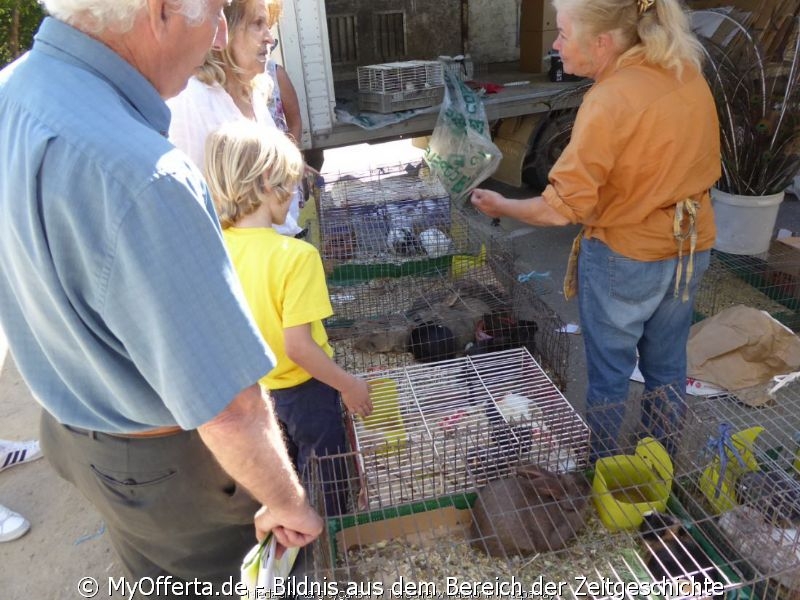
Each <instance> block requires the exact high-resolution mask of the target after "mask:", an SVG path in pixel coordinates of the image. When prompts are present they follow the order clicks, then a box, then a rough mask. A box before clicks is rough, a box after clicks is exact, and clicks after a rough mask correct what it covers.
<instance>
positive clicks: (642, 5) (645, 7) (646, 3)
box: [636, 0, 656, 15]
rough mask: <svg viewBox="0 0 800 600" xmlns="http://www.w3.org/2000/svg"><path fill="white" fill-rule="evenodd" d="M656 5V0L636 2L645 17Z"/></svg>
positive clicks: (640, 12)
mask: <svg viewBox="0 0 800 600" xmlns="http://www.w3.org/2000/svg"><path fill="white" fill-rule="evenodd" d="M655 3H656V0H636V5H637V6H638V7H639V14H640V15H643V14H644V13H646V12H647V11H648V10H650V7H651V6H653V4H655Z"/></svg>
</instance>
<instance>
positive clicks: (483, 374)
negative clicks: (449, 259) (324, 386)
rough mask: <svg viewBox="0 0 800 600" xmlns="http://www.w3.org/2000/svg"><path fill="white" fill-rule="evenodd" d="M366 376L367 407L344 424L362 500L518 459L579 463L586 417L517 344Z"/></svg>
mask: <svg viewBox="0 0 800 600" xmlns="http://www.w3.org/2000/svg"><path fill="white" fill-rule="evenodd" d="M365 377H366V379H367V381H368V382H369V383H370V385H371V389H372V394H371V395H372V400H373V404H374V406H375V411H374V413H373V414H372V415H370V417H368V418H366V419H360V418H359V419H356V420H355V421H353V422H352V427H351V433H352V445H353V448H354V449H355V450H357V451H359V452H360V461H359V463H358V467H359V470H360V472H361V476H362V483H363V484H364V486H365V487H364V491H363V495H362V497H361V498H360V506H361V507H363V508H367V507H368V508H382V507H385V506H394V505H397V504H403V503H408V502H413V501H419V500H427V499H431V498H436V497H439V496H444V495H447V494H452V493H455V492H462V491H464V490H467V489H472V488H474V487H476V485H479V484H482V483H485V482H487V481H488V480H490V479H491V478H496V477H498V476H501V475H504V474H508V473H509V472H510V471H511V470H512V469H513V468H514V466H515V465H517V464H518V463H520V462H526V463H528V462H535V463H537V464H539V465H542V466H543V467H545V468H548V469H550V470H552V471H554V472H566V471H572V470H576V469H578V468H579V467H583V468H585V466H586V459H587V455H588V442H589V431H588V429H587V427H586V425H585V424H584V423H583V421H582V420H581V418H580V417H579V416H578V414H577V413H576V412H575V411H574V409H573V408H572V407H571V406H570V404H569V403H568V402H567V400H566V398H564V396H563V395H562V394H561V392H560V391H559V390H558V388H556V386H555V385H554V384H553V382H552V381H551V380H550V379H549V378H548V377H547V375H546V373H545V372H544V370H543V369H542V368H541V367H540V366H539V365H538V364H537V363H536V361H535V360H534V359H533V357H532V356H531V355H530V353H529V352H528V351H527V350H526V349H524V348H519V349H513V350H506V351H499V352H492V353H488V354H483V355H476V356H470V357H464V358H458V359H453V360H447V361H439V362H435V363H431V364H428V365H414V366H408V367H401V368H397V369H392V370H386V371H381V372H379V373H377V374H369V373H368V374H366V375H365Z"/></svg>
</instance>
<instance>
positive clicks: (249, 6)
mask: <svg viewBox="0 0 800 600" xmlns="http://www.w3.org/2000/svg"><path fill="white" fill-rule="evenodd" d="M275 2H276V0H233V1H232V2H231V3H230V4H228V5H227V6H225V8H224V11H225V20H226V21H227V23H228V35H229V36H230V37H233V36H237V35H241V34H242V32H243V31H244V29H245V28H246V27H247V26H248V24H249V23H250V21H251V20H252V18H253V15H254V14H255V12H256V7H257V6H259V5H260V4H263V5H266V8H267V21H268V22H269V23H270V27H271V26H272V21H271V19H272V18H273V13H274V10H275V9H273V4H275ZM277 6H278V8H277V11H278V12H277V14H280V10H281V7H282V6H283V5H282V4H277ZM276 18H277V17H276ZM227 72H230V73H233V74H234V75H237V74H240V73H241V72H242V68H241V67H240V66H239V65H238V64H237V62H236V60H235V59H234V58H233V54H232V52H231V44H230V43H228V45H227V46H226V47H225V48H223V49H222V50H217V49H215V48H212V49H211V50H209V51H208V54H207V55H206V59H205V62H204V63H203V66H202V67H200V69H198V71H197V78H198V79H199V80H200V81H202V82H203V83H205V84H206V85H213V84H214V83H218V84H219V85H221V86H222V87H225V83H226V80H227V75H226V73H227ZM259 79H261V78H260V77H256V80H254V81H253V82H251V83H252V84H253V85H260V86H262V87H264V88H265V90H266V93H267V95H269V94H270V93H271V91H272V89H271V87H270V85H269V79H270V78H269V77H265V78H263V79H264V81H257V80H259Z"/></svg>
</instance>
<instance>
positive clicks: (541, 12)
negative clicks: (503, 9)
mask: <svg viewBox="0 0 800 600" xmlns="http://www.w3.org/2000/svg"><path fill="white" fill-rule="evenodd" d="M556 28H557V25H556V9H555V8H554V7H553V5H552V4H551V3H550V2H549V0H522V6H521V7H520V16H519V30H520V32H523V31H545V30H548V29H556Z"/></svg>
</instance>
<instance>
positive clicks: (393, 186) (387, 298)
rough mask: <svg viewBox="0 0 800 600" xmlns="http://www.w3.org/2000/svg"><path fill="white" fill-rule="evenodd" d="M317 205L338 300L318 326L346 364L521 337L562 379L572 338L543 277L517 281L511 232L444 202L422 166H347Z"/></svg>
mask: <svg viewBox="0 0 800 600" xmlns="http://www.w3.org/2000/svg"><path fill="white" fill-rule="evenodd" d="M319 215H320V216H319V227H320V240H321V242H320V247H321V254H322V259H323V263H324V265H325V268H326V272H327V274H328V289H329V292H330V295H331V302H332V306H333V311H334V315H333V316H332V317H331V318H329V319H328V320H327V321H326V323H325V327H326V330H327V332H328V335H329V337H330V339H331V343H332V345H333V347H334V351H335V358H336V361H337V362H338V363H339V364H340V365H342V366H343V367H344V368H346V369H347V370H349V371H352V372H362V371H368V370H371V369H377V368H392V367H399V366H406V365H412V364H418V363H428V362H432V361H438V360H447V359H453V358H458V357H462V356H465V355H480V354H485V353H488V352H494V351H498V350H506V349H510V348H519V347H524V348H527V349H528V350H529V351H530V352H531V354H532V355H533V356H534V357H535V358H536V359H537V361H538V362H539V363H540V364H542V365H543V367H544V368H545V369H546V371H547V373H548V375H549V376H550V377H551V378H552V379H553V380H554V381H555V382H556V384H557V385H558V386H560V387H563V386H564V385H565V384H566V381H567V376H566V369H567V354H568V348H569V340H568V339H567V336H566V334H564V333H563V332H562V328H563V323H562V322H561V320H560V319H559V317H558V315H557V314H556V313H555V312H554V311H553V310H552V309H550V308H549V306H548V305H547V304H546V303H545V302H544V301H543V300H542V298H541V293H542V292H543V291H545V289H544V287H543V285H542V284H541V283H539V282H537V281H536V280H532V281H528V282H525V281H520V280H519V277H518V276H517V275H516V274H515V273H514V258H513V254H512V249H511V243H510V241H506V240H505V239H504V238H502V237H497V236H492V235H487V233H486V229H485V228H481V226H480V225H479V224H477V223H476V220H475V219H471V218H469V217H468V216H467V215H466V214H465V213H464V212H462V211H461V210H458V209H455V208H453V207H451V202H450V198H449V196H448V195H447V193H446V192H445V191H444V190H443V189H442V187H441V186H440V185H439V184H438V182H437V181H436V180H435V179H430V177H429V175H427V174H426V172H425V169H424V168H418V167H412V168H409V169H407V170H406V169H405V168H401V167H394V168H388V167H386V168H382V169H378V170H373V171H371V172H369V173H365V174H361V175H359V176H355V175H353V174H348V175H346V176H345V177H342V178H340V179H338V180H337V181H334V182H332V183H328V184H326V186H325V190H324V192H323V194H322V197H321V199H320V213H319ZM523 279H524V278H523Z"/></svg>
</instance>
